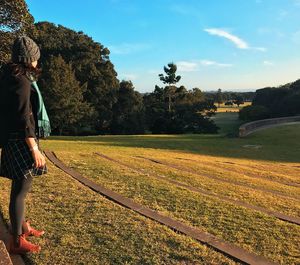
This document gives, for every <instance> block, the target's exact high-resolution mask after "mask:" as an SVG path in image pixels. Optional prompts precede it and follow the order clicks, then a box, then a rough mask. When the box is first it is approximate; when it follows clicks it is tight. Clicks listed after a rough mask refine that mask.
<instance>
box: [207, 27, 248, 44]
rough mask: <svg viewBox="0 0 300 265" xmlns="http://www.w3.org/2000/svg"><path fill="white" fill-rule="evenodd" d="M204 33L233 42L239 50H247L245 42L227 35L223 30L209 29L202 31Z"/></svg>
mask: <svg viewBox="0 0 300 265" xmlns="http://www.w3.org/2000/svg"><path fill="white" fill-rule="evenodd" d="M204 31H206V32H208V33H209V34H211V35H216V36H219V37H223V38H225V39H228V40H230V41H231V42H233V43H234V44H235V45H236V46H237V47H238V48H239V49H249V45H248V43H247V42H245V41H244V40H242V39H240V38H239V37H237V36H235V35H232V34H230V33H228V32H227V31H225V30H222V29H216V28H211V29H204Z"/></svg>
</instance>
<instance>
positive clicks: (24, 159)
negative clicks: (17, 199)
mask: <svg viewBox="0 0 300 265" xmlns="http://www.w3.org/2000/svg"><path fill="white" fill-rule="evenodd" d="M36 143H37V145H38V146H39V140H38V139H36ZM39 150H40V147H39ZM40 151H41V150H40ZM41 152H42V151H41ZM46 173H47V166H46V165H45V166H44V167H41V168H35V167H34V160H33V157H32V154H31V151H30V149H29V147H28V145H27V143H26V141H25V138H24V136H23V137H22V136H21V135H20V134H19V133H11V134H10V136H9V140H8V142H7V144H5V146H3V148H2V151H1V164H0V176H2V177H5V178H9V179H22V178H27V177H28V176H29V175H30V176H32V177H33V176H40V175H43V174H46Z"/></svg>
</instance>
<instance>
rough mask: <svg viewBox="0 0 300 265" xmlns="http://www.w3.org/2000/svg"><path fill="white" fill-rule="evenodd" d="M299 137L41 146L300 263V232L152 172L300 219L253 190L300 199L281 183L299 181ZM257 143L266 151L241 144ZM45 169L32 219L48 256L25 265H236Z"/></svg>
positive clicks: (59, 141)
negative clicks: (40, 230)
mask: <svg viewBox="0 0 300 265" xmlns="http://www.w3.org/2000/svg"><path fill="white" fill-rule="evenodd" d="M299 130H300V126H299V125H293V126H287V127H278V128H274V129H271V130H267V131H261V132H258V133H256V134H253V135H251V136H250V137H247V138H245V139H238V138H226V137H223V136H220V135H149V136H148V135H138V136H137V135H131V136H124V135H123V136H119V135H115V136H94V137H52V138H51V139H50V140H47V141H42V146H43V147H44V148H45V149H50V150H53V151H55V153H56V154H57V155H58V157H59V158H60V159H61V160H62V161H63V162H65V163H66V164H67V165H69V166H71V167H73V168H74V169H75V170H77V171H79V172H80V173H82V174H83V175H84V176H86V177H88V178H89V179H91V180H93V181H95V182H97V183H99V184H101V185H103V186H105V187H106V188H109V189H111V190H113V191H116V192H118V193H120V194H122V195H124V196H126V197H128V198H131V199H133V200H134V201H135V202H138V203H140V204H142V205H145V206H148V207H150V208H151V209H153V210H156V211H158V212H160V213H162V214H164V215H167V216H170V217H172V218H174V219H177V220H179V221H181V222H184V223H186V224H188V225H192V226H195V227H198V228H199V229H201V230H203V231H208V232H210V233H212V234H214V235H215V236H217V237H219V238H222V239H224V240H226V241H228V242H231V243H234V244H236V245H238V246H241V247H243V248H245V249H247V250H249V251H251V252H255V253H257V254H259V255H262V256H264V257H266V258H268V259H270V260H273V261H275V262H278V263H281V264H297V263H299V257H300V252H299V244H300V239H299V234H300V228H299V226H297V225H294V224H290V223H287V222H284V221H281V220H278V219H276V218H275V217H271V216H268V215H265V214H262V213H259V212H256V211H252V210H249V209H245V208H243V207H239V206H235V205H234V204H231V203H227V202H223V201H220V200H219V199H217V198H214V197H209V196H204V195H201V194H198V193H195V192H191V191H188V190H186V189H184V188H179V187H177V186H176V185H173V184H170V183H169V182H167V181H165V180H158V179H155V178H152V177H151V174H159V175H163V176H165V178H167V179H175V180H177V181H180V182H182V183H186V184H188V185H190V186H194V187H197V188H199V189H202V190H206V191H210V192H212V193H215V194H218V195H222V196H227V197H229V198H233V199H236V200H241V201H245V202H247V203H249V204H252V205H258V206H261V207H265V208H267V209H272V210H276V211H279V212H282V213H285V214H289V215H292V216H298V217H299V216H300V204H299V201H298V200H292V199H288V198H284V197H279V196H276V195H271V194H266V193H264V192H262V191H255V187H264V188H267V189H270V190H274V191H276V190H277V191H280V192H282V193H284V194H288V195H291V196H293V195H295V196H299V195H300V194H299V190H300V188H297V187H291V186H287V185H281V184H280V183H278V181H279V182H280V181H289V182H294V183H298V181H299V172H300V167H299V166H300V163H299V157H300V156H299V155H300V149H299V141H300V135H299ZM283 135H284V136H285V137H283ZM274 143H275V144H274ZM255 144H260V145H261V146H262V147H261V148H259V149H253V148H245V147H243V145H255ZM96 151H97V152H101V153H104V154H106V155H109V156H111V157H113V158H116V159H119V160H120V161H122V162H125V163H127V164H129V165H131V166H134V167H136V168H139V169H144V170H145V171H146V172H147V173H148V174H149V175H148V176H147V175H145V174H140V173H136V172H133V171H132V170H130V169H128V168H125V167H123V166H120V165H117V164H115V163H113V162H110V161H107V160H105V159H103V158H100V157H97V156H95V155H93V153H94V152H96ZM136 155H142V156H147V157H151V158H156V159H159V160H161V161H168V162H171V163H173V164H177V165H180V166H181V167H183V168H187V169H193V170H196V171H197V172H198V173H199V174H200V175H201V173H205V174H211V175H215V176H218V177H222V178H224V179H227V180H235V181H239V182H241V183H244V184H245V185H247V186H249V187H252V188H253V189H249V188H247V187H245V188H243V187H238V186H236V185H231V184H228V183H222V182H219V181H217V180H211V179H209V178H207V177H201V176H198V175H196V174H191V173H186V172H182V171H179V170H176V169H172V168H168V167H166V166H164V165H159V164H155V163H153V162H150V161H147V160H144V159H141V158H137V157H135V156H136ZM178 158H180V159H178ZM48 165H49V174H48V175H47V176H43V177H38V178H36V179H35V185H34V189H33V192H32V194H30V196H29V198H28V208H27V212H28V218H29V219H31V220H32V224H33V225H35V226H37V227H38V228H39V227H41V228H45V229H46V231H47V234H46V235H45V237H44V238H43V239H35V240H34V241H35V242H39V243H40V244H41V245H42V248H43V250H42V252H41V253H40V254H38V255H30V256H29V263H28V264H32V263H33V264H233V263H234V262H233V261H232V260H230V259H228V258H227V257H225V256H224V255H222V254H220V253H218V252H216V251H214V250H212V249H210V248H207V247H205V246H203V245H202V244H200V243H198V242H196V241H194V240H192V239H191V238H189V237H187V236H184V235H179V234H177V233H175V232H173V231H171V230H170V229H168V228H166V227H164V226H162V225H159V224H157V223H156V222H154V221H151V220H148V219H147V218H144V217H141V216H139V215H138V214H136V213H134V212H132V211H131V210H128V209H125V208H123V207H121V206H118V205H116V204H115V203H113V202H110V201H109V200H107V199H105V198H104V197H102V196H100V195H98V194H96V193H94V192H93V191H91V190H89V189H87V188H86V187H84V186H82V185H81V184H79V183H78V182H76V181H75V180H73V179H71V178H70V177H68V176H66V175H65V174H64V173H63V172H61V171H60V170H58V169H57V168H55V167H54V166H52V165H51V164H50V163H48ZM231 169H232V171H230V170H231ZM247 174H248V175H251V174H255V175H256V174H257V176H259V178H252V177H251V176H248V175H247ZM272 180H276V181H277V182H274V181H272ZM0 185H1V187H2V190H1V197H0V200H1V211H2V212H3V213H4V217H5V219H6V221H7V220H8V213H7V207H8V199H9V198H8V197H9V189H10V186H9V185H10V183H9V181H8V180H5V179H1V180H0Z"/></svg>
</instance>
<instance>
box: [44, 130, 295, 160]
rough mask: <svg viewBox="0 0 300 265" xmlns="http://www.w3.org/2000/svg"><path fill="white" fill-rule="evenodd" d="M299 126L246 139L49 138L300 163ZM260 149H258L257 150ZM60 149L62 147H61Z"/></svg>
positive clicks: (178, 136)
mask: <svg viewBox="0 0 300 265" xmlns="http://www.w3.org/2000/svg"><path fill="white" fill-rule="evenodd" d="M299 132H300V125H294V126H281V127H277V128H272V129H268V130H264V131H260V132H257V133H255V134H253V135H251V136H248V137H246V138H229V137H225V136H222V135H201V134H183V135H103V136H87V137H67V136H61V137H50V138H49V140H50V141H52V140H63V141H75V142H78V143H79V142H80V144H88V145H92V146H95V148H96V147H97V146H99V145H101V146H103V145H104V146H108V147H109V146H115V147H131V148H154V149H166V150H174V151H180V152H188V153H194V154H201V155H209V156H215V157H228V158H244V159H253V160H265V161H281V162H300V133H299ZM257 147H259V148H257ZM59 148H63V147H62V146H60V147H59Z"/></svg>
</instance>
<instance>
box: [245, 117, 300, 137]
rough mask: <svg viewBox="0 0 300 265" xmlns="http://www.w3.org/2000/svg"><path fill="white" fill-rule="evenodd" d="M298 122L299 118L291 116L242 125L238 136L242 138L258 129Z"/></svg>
mask: <svg viewBox="0 0 300 265" xmlns="http://www.w3.org/2000/svg"><path fill="white" fill-rule="evenodd" d="M291 122H300V116H291V117H283V118H274V119H265V120H258V121H253V122H248V123H245V124H243V125H242V126H241V127H240V128H239V136H240V137H244V136H247V135H249V134H251V133H253V132H255V131H258V130H260V129H264V128H269V127H273V126H276V125H279V124H284V123H291Z"/></svg>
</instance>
